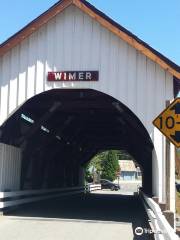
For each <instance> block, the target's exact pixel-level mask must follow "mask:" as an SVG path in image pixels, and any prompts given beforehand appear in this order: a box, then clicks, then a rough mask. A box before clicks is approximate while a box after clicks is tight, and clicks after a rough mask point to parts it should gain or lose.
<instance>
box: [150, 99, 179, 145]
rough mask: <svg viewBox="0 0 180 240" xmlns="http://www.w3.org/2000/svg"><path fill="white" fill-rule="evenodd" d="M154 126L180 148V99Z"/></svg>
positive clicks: (156, 120) (158, 118)
mask: <svg viewBox="0 0 180 240" xmlns="http://www.w3.org/2000/svg"><path fill="white" fill-rule="evenodd" d="M153 124H154V125H155V126H156V127H157V128H158V129H159V130H160V131H161V132H162V133H163V134H164V135H165V136H166V137H167V138H168V139H169V140H170V141H171V142H172V143H173V144H174V145H175V146H176V147H178V148H179V147H180V98H176V99H175V100H174V101H173V102H172V103H171V104H170V105H169V106H168V107H167V108H166V109H165V110H164V111H163V112H162V113H160V115H159V116H158V117H157V118H156V119H155V120H154V121H153Z"/></svg>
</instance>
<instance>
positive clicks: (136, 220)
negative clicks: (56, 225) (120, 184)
mask: <svg viewBox="0 0 180 240" xmlns="http://www.w3.org/2000/svg"><path fill="white" fill-rule="evenodd" d="M7 215H10V216H14V217H22V218H26V217H31V218H37V219H38V218H41V221H42V219H43V220H44V221H46V220H49V219H51V220H53V219H54V220H56V221H57V220H59V221H82V220H86V221H87V220H88V221H92V222H98V221H103V222H105V223H106V222H107V223H109V222H116V223H117V222H119V223H129V224H132V228H133V232H134V231H135V229H136V228H137V227H141V228H143V229H149V223H148V219H147V215H146V212H145V210H144V207H143V205H142V203H141V201H140V199H139V198H138V197H137V196H125V195H120V194H113V193H112V194H105V193H103V194H95V193H93V194H86V195H84V194H81V195H78V196H77V195H76V196H68V197H61V198H57V199H53V200H48V201H40V202H37V203H31V204H26V205H24V206H21V207H19V208H18V209H16V210H14V211H13V212H10V213H8V214H7ZM120 239H121V238H120ZM138 239H141V240H144V239H153V238H152V236H151V235H150V234H143V235H141V236H137V235H136V234H134V240H138ZM123 240H124V239H123Z"/></svg>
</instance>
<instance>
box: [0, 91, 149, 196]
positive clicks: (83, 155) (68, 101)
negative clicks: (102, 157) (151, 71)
mask: <svg viewBox="0 0 180 240" xmlns="http://www.w3.org/2000/svg"><path fill="white" fill-rule="evenodd" d="M0 141H1V142H3V143H6V144H9V145H14V146H17V147H20V148H21V149H22V173H21V189H40V188H44V187H47V188H54V187H61V186H76V185H79V184H80V182H79V181H80V176H79V175H80V169H81V166H83V165H84V164H85V163H86V162H88V161H89V160H90V159H91V158H92V157H93V156H94V155H95V154H97V153H98V152H99V151H102V150H108V149H123V150H126V151H127V152H128V153H129V154H130V155H132V156H133V157H134V159H135V161H136V162H137V163H138V165H139V166H140V168H141V171H142V174H143V190H144V192H146V193H147V194H150V195H151V194H152V149H153V144H152V142H151V139H150V137H149V134H148V132H147V130H146V129H145V128H144V126H143V125H142V123H141V122H140V121H139V119H138V118H137V117H136V116H135V115H134V114H133V113H132V112H131V111H130V110H129V109H128V108H127V107H126V106H125V105H123V104H122V103H120V102H119V101H118V100H116V99H114V98H112V97H110V96H108V95H106V94H104V93H101V92H98V91H95V90H90V89H73V90H72V89H71V90H70V89H54V90H49V91H47V92H43V93H41V94H39V95H36V96H35V97H33V98H31V99H29V100H28V101H27V102H26V103H24V104H23V105H22V106H21V107H20V108H19V109H18V110H17V111H16V112H15V113H14V114H13V115H12V116H11V117H10V118H9V119H8V120H7V121H6V122H5V123H4V124H3V125H2V126H1V128H0Z"/></svg>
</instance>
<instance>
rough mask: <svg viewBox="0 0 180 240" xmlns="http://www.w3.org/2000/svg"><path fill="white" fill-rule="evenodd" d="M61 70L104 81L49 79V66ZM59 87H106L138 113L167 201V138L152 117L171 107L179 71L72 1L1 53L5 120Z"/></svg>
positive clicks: (0, 110) (0, 105)
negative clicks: (154, 59) (167, 103)
mask: <svg viewBox="0 0 180 240" xmlns="http://www.w3.org/2000/svg"><path fill="white" fill-rule="evenodd" d="M61 70H76V71H79V70H98V71H99V81H98V82H56V83H53V82H48V81H47V72H48V71H61ZM53 88H91V89H95V90H98V91H102V92H104V93H106V94H109V95H111V96H112V97H114V98H116V99H117V100H119V101H121V102H122V103H123V104H125V105H126V106H127V107H129V108H130V109H131V110H132V111H133V112H134V113H135V114H136V116H137V117H138V118H139V119H140V120H141V122H142V123H143V124H144V126H145V127H146V129H147V130H148V132H149V134H150V136H151V138H152V140H153V142H154V145H155V151H156V152H155V154H154V156H155V157H154V162H153V164H154V168H153V171H154V172H155V175H156V177H157V178H158V182H159V186H154V189H155V192H156V193H157V194H158V196H159V197H160V199H161V200H162V199H163V198H164V192H163V191H164V190H163V191H161V190H160V188H163V189H164V182H165V181H164V178H165V175H164V172H163V170H162V169H163V167H164V165H163V164H164V163H163V160H164V157H165V145H164V137H162V134H161V133H160V132H159V131H158V130H157V129H154V127H153V125H152V121H153V119H154V118H155V117H156V116H157V115H158V114H159V113H160V112H161V111H162V110H163V109H164V108H165V101H166V100H171V99H173V76H172V75H170V74H169V73H167V72H166V71H165V70H163V69H162V68H161V67H160V66H159V65H157V64H156V63H154V62H152V61H151V60H149V59H148V58H147V57H145V56H144V55H143V54H141V53H140V52H138V51H137V50H135V49H134V48H132V47H131V46H130V45H128V44H127V43H126V42H124V41H123V40H121V39H119V38H118V37H117V36H115V35H114V34H113V33H111V32H110V31H109V30H107V29H105V28H104V27H102V26H101V25H100V24H99V23H97V22H96V21H95V20H94V19H92V18H91V17H89V16H88V15H87V14H85V13H83V12H82V11H81V10H79V9H78V8H76V7H75V6H70V7H68V8H67V9H66V10H64V11H63V12H62V13H60V14H58V15H57V16H56V17H54V18H53V19H51V20H50V21H49V22H48V23H47V24H45V25H44V26H43V27H41V28H40V29H39V30H37V31H36V32H35V33H33V34H32V35H31V36H29V37H28V38H27V39H26V40H24V41H23V42H22V43H21V44H19V45H18V46H16V47H15V48H13V49H12V50H10V51H9V52H8V53H7V54H6V55H4V56H3V57H1V58H0V124H2V123H3V122H4V121H5V120H6V119H7V117H8V116H9V114H11V113H12V111H14V110H15V109H17V108H18V107H19V106H20V105H21V104H22V103H23V102H25V101H26V100H27V99H29V98H31V97H33V96H34V95H36V94H38V93H40V92H43V91H47V90H49V89H53ZM1 164H3V163H1ZM158 168H159V172H158V173H157V172H156V171H157V169H158ZM158 174H159V175H158ZM17 175H18V174H17ZM158 191H159V192H158ZM160 191H161V193H160Z"/></svg>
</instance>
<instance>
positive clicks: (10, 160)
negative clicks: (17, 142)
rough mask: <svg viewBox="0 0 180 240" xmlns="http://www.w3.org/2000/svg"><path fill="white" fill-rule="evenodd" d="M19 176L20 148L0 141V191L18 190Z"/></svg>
mask: <svg viewBox="0 0 180 240" xmlns="http://www.w3.org/2000/svg"><path fill="white" fill-rule="evenodd" d="M20 176H21V152H20V149H19V148H15V147H12V146H9V145H6V144H3V143H0V191H5V190H10V191H12V190H19V187H20Z"/></svg>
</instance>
